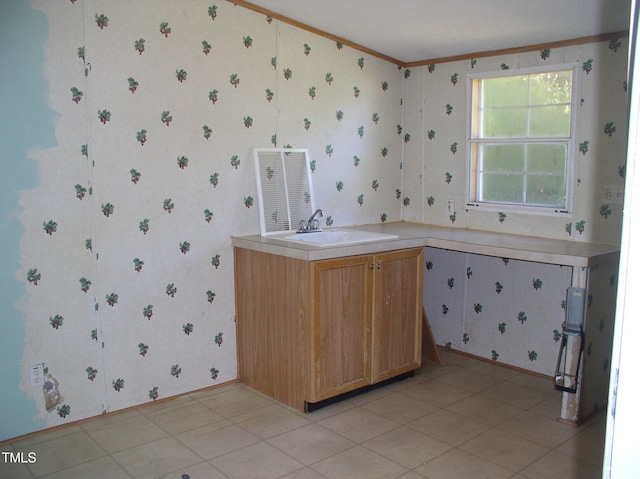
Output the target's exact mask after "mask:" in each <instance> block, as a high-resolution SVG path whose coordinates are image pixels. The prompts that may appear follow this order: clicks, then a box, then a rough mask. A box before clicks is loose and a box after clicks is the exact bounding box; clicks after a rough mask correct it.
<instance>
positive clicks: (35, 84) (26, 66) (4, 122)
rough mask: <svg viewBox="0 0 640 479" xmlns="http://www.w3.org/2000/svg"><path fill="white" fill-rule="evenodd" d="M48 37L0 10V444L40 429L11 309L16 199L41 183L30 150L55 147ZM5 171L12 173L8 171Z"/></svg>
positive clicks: (16, 6)
mask: <svg viewBox="0 0 640 479" xmlns="http://www.w3.org/2000/svg"><path fill="white" fill-rule="evenodd" d="M47 35H48V23H47V20H46V18H45V16H44V15H43V14H42V13H40V12H37V11H36V10H34V9H32V8H31V7H30V6H29V4H28V3H27V2H26V1H24V0H9V1H3V2H1V3H0V59H1V60H0V62H1V64H2V67H3V71H4V72H5V73H6V74H5V75H2V76H0V104H2V108H0V157H1V158H2V162H3V168H2V170H3V173H2V178H0V216H1V217H2V223H1V226H0V228H1V235H2V248H1V249H0V264H2V268H0V288H1V290H2V295H1V296H0V298H1V299H0V301H1V306H0V308H1V311H2V324H3V326H2V336H1V339H0V341H1V346H0V349H1V350H2V361H0V382H1V383H2V384H3V392H2V396H3V403H4V405H5V407H7V410H10V411H11V414H4V415H2V416H0V431H1V432H0V440H2V439H7V438H10V437H14V436H18V435H21V434H26V433H29V432H31V431H35V430H38V429H41V428H42V424H41V423H40V422H39V421H36V420H34V419H33V417H34V414H35V409H36V408H35V405H34V402H33V401H29V400H25V394H24V392H23V391H21V390H20V389H18V387H17V386H18V384H19V383H20V382H21V381H22V380H23V378H24V376H25V375H26V374H27V373H28V371H27V370H24V371H23V370H22V369H23V368H22V367H21V359H22V352H23V348H24V343H25V325H24V315H23V314H22V312H20V311H19V310H18V309H17V308H16V306H15V305H16V303H18V302H20V301H21V299H20V298H21V297H24V296H25V295H26V294H27V292H26V288H27V285H28V282H27V278H26V277H25V278H19V277H17V275H16V271H18V270H19V268H20V265H19V263H20V250H19V248H20V237H21V236H22V234H23V233H24V228H23V227H22V225H21V224H20V222H19V220H18V216H19V214H20V212H21V208H20V205H19V203H18V201H19V196H20V192H21V191H22V190H26V189H29V188H33V187H34V186H35V185H37V183H38V170H37V164H36V163H35V162H34V161H31V154H30V152H31V151H32V150H33V149H34V148H45V147H50V146H52V145H55V143H56V139H55V135H54V124H53V123H54V114H53V111H52V110H51V109H50V108H49V107H48V106H47V100H46V98H47V93H46V92H47V83H46V81H45V78H44V53H43V52H44V44H45V42H46V39H47ZM9 164H10V167H5V166H8V165H9Z"/></svg>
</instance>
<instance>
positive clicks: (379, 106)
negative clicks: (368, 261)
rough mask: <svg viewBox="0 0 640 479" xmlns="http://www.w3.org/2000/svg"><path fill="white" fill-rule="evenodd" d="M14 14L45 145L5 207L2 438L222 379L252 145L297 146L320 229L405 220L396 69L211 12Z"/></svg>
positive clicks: (228, 371) (70, 5)
mask: <svg viewBox="0 0 640 479" xmlns="http://www.w3.org/2000/svg"><path fill="white" fill-rule="evenodd" d="M12 1H22V0H12ZM25 1H26V0H25ZM28 3H29V5H30V6H32V7H33V8H34V9H35V11H37V12H39V13H40V14H41V15H44V17H45V18H46V22H47V24H48V31H49V34H48V38H47V41H46V44H45V46H44V52H43V58H44V64H43V65H42V70H43V76H44V77H45V79H46V82H47V84H48V102H49V104H47V105H43V106H42V108H43V109H49V108H50V109H51V110H53V111H54V112H55V113H56V120H55V124H54V125H52V126H51V128H52V130H53V129H55V137H56V140H57V144H56V145H55V146H54V147H51V148H43V149H40V148H37V147H35V148H33V151H32V152H31V153H30V156H31V159H33V160H35V161H36V162H37V165H38V170H39V180H38V184H37V186H35V187H34V188H30V189H27V190H24V191H22V192H21V197H20V207H21V212H20V216H19V219H20V224H21V227H22V228H23V229H24V232H23V233H22V234H21V240H20V251H19V253H17V254H19V257H20V268H19V270H18V271H16V273H15V276H16V278H17V279H18V280H19V281H20V282H21V283H22V285H23V288H24V290H25V295H24V297H23V299H22V300H21V301H20V302H19V304H17V305H16V307H17V308H18V309H19V311H20V314H21V316H22V317H21V320H20V321H19V324H17V325H16V326H20V329H24V336H16V340H17V341H19V342H21V343H22V342H24V350H23V354H22V360H21V364H19V365H17V364H16V365H14V366H13V367H12V369H14V370H15V372H16V375H18V374H19V376H20V384H19V385H18V384H17V382H16V386H15V387H16V388H19V389H20V390H21V391H22V393H23V398H24V397H26V398H27V399H28V401H30V402H31V403H33V404H34V410H33V412H32V413H31V416H32V420H31V421H25V422H24V423H23V424H20V425H19V426H18V427H17V430H18V431H17V433H16V432H14V433H13V435H16V434H24V433H28V432H31V431H33V430H35V429H40V428H43V427H47V426H53V425H58V424H61V423H64V422H69V421H75V420H78V419H82V418H86V417H90V416H96V415H99V414H101V413H103V412H109V411H115V410H118V409H122V408H127V407H131V406H135V405H137V404H141V403H145V402H150V401H154V400H158V399H162V398H167V397H170V396H174V395H177V394H181V393H185V392H189V391H194V390H198V389H201V388H206V387H210V386H214V385H218V384H222V383H224V382H228V381H232V380H235V379H236V378H237V364H236V349H235V348H236V346H235V344H236V341H235V331H236V325H235V317H234V315H235V306H234V288H233V254H232V253H233V252H232V248H231V242H230V237H231V235H237V234H255V233H259V231H260V223H259V216H258V208H257V198H256V186H255V178H254V170H253V158H252V154H251V149H252V148H253V147H257V146H258V147H269V146H278V147H282V146H291V147H296V148H309V150H310V156H311V160H312V165H311V166H312V168H313V171H314V178H313V180H314V189H315V194H316V204H317V205H318V206H319V207H321V208H322V209H323V210H324V213H325V216H324V221H325V222H326V224H327V225H336V226H338V225H349V224H356V223H376V222H379V221H398V220H400V219H401V214H402V206H401V199H400V197H399V195H398V193H397V192H398V191H400V190H401V181H402V169H401V158H402V140H401V137H400V135H399V132H398V125H399V124H400V123H401V108H402V105H401V94H402V77H401V74H400V72H399V71H398V68H397V67H396V66H395V65H392V64H389V63H387V62H385V61H382V60H380V59H377V58H375V57H372V56H369V55H365V54H362V53H361V52H358V51H355V50H353V49H350V48H347V47H344V46H343V45H340V44H336V43H335V42H333V41H330V40H327V39H325V38H323V37H320V36H317V35H314V34H311V33H308V32H306V31H303V30H300V29H297V28H294V27H292V26H289V25H286V24H282V23H280V22H277V21H275V20H273V19H270V18H267V17H265V16H264V15H261V14H257V13H255V12H252V11H249V10H246V9H243V8H241V7H236V6H234V5H233V4H232V3H229V2H226V1H219V2H214V1H210V0H195V1H190V2H188V6H186V5H185V4H184V3H183V2H160V3H159V2H157V1H152V0H141V1H136V2H130V1H126V0H84V1H83V0H57V1H55V2H50V1H43V0H29V2H28ZM240 293H241V292H240ZM38 363H43V364H44V368H45V374H46V378H47V381H46V384H45V388H44V389H43V388H42V387H35V388H33V387H31V386H30V385H29V376H28V368H29V366H31V365H34V364H38ZM20 403H21V404H20V405H17V404H16V405H15V408H24V406H23V405H22V404H23V403H24V399H23V400H22V401H20ZM26 404H30V403H29V402H27V403H26ZM6 406H7V407H8V408H9V409H8V410H11V408H12V407H14V406H12V405H11V404H9V405H6ZM9 415H10V413H9ZM1 429H3V430H5V429H4V428H1ZM7 430H8V429H7ZM15 430H16V428H14V429H13V431H15ZM0 439H5V437H0Z"/></svg>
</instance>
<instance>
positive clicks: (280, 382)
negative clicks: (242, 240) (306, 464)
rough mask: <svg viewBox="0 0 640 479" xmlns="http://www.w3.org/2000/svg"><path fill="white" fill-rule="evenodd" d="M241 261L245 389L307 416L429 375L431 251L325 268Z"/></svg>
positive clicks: (248, 257)
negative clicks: (310, 410) (426, 268)
mask: <svg viewBox="0 0 640 479" xmlns="http://www.w3.org/2000/svg"><path fill="white" fill-rule="evenodd" d="M234 251H235V267H236V285H235V287H236V313H237V324H238V362H239V374H240V379H241V380H242V381H243V382H245V383H247V384H248V385H250V386H252V387H254V388H256V389H258V390H260V391H263V392H265V393H266V394H269V395H271V396H273V397H275V398H277V399H279V400H281V401H283V402H285V403H287V404H289V405H291V406H293V407H296V408H298V409H304V408H305V405H306V404H307V403H317V402H320V401H323V400H325V399H329V398H332V397H335V396H338V395H340V394H343V393H346V392H349V391H353V390H355V389H358V388H361V387H364V386H368V385H371V384H375V383H378V382H381V381H384V380H386V379H390V378H393V377H395V376H398V375H400V374H403V373H406V372H409V371H412V370H414V369H416V368H417V367H419V366H420V346H421V327H422V322H421V313H422V271H423V268H422V258H423V249H422V248H414V249H407V250H399V251H391V252H385V253H380V254H375V255H359V256H351V257H344V258H336V259H328V260H321V261H302V260H297V259H292V258H287V257H284V256H278V255H272V254H267V253H262V252H258V251H252V250H246V249H241V248H235V250H234Z"/></svg>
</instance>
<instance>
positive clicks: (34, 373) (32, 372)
mask: <svg viewBox="0 0 640 479" xmlns="http://www.w3.org/2000/svg"><path fill="white" fill-rule="evenodd" d="M29 382H30V383H31V387H32V388H36V387H38V386H42V385H43V384H44V365H43V364H42V363H39V364H34V365H33V366H31V367H29Z"/></svg>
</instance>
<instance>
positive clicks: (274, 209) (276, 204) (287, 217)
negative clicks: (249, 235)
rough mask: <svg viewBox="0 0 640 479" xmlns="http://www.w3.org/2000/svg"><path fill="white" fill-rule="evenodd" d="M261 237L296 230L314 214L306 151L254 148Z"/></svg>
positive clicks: (307, 153) (309, 167)
mask: <svg viewBox="0 0 640 479" xmlns="http://www.w3.org/2000/svg"><path fill="white" fill-rule="evenodd" d="M254 159H255V167H256V182H257V187H258V203H259V207H260V232H261V234H262V236H265V235H268V234H274V233H281V232H285V231H291V230H296V229H297V228H298V223H299V221H300V220H302V219H304V220H307V219H308V218H309V217H310V216H311V215H312V214H313V212H314V211H315V206H314V200H313V187H312V183H311V166H310V164H309V151H308V150H306V149H289V148H255V149H254Z"/></svg>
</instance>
